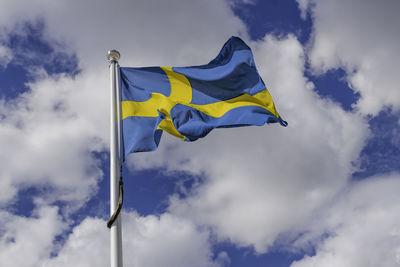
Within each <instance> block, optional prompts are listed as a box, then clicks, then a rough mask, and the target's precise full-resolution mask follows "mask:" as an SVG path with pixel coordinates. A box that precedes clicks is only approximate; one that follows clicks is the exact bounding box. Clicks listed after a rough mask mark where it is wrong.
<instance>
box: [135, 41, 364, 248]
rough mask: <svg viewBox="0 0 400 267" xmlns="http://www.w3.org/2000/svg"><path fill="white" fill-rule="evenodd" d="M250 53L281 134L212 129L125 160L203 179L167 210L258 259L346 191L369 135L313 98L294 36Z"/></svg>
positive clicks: (353, 118)
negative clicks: (250, 249)
mask: <svg viewBox="0 0 400 267" xmlns="http://www.w3.org/2000/svg"><path fill="white" fill-rule="evenodd" d="M253 46H254V47H255V58H256V63H257V65H258V68H259V72H260V74H261V75H262V77H264V79H265V81H266V83H267V86H269V88H270V92H271V94H272V96H273V97H274V98H275V100H276V104H277V107H278V111H279V112H280V113H281V115H282V116H283V117H284V118H285V119H286V120H287V121H288V122H289V126H288V127H287V128H283V127H281V126H280V125H270V126H265V127H261V128H258V127H246V128H239V129H229V133H227V131H228V130H215V131H214V132H212V133H211V134H210V135H209V136H207V138H206V139H204V140H199V141H198V142H196V143H189V144H188V143H186V144H182V143H180V144H179V145H178V144H177V143H175V142H179V141H175V140H173V139H172V138H169V137H167V138H165V139H163V140H162V144H161V147H160V149H159V151H158V152H157V153H153V154H151V155H150V154H146V155H133V156H131V158H130V159H128V160H129V162H131V163H132V164H135V166H136V167H151V166H154V164H155V165H157V164H158V166H166V168H167V170H170V171H173V170H182V171H188V172H191V173H194V174H205V176H206V177H207V178H206V181H205V182H204V183H201V184H200V185H199V186H197V187H195V188H194V189H193V190H192V191H190V193H189V194H188V195H187V197H186V198H179V197H173V198H171V203H170V204H171V205H170V211H171V212H172V213H174V214H177V215H179V216H183V217H185V218H190V219H191V220H194V221H196V222H197V223H199V224H204V225H208V226H211V227H212V229H213V230H214V231H215V233H216V234H217V235H218V237H219V238H220V239H221V240H230V241H232V242H234V243H236V244H238V245H239V246H254V248H255V250H256V251H257V252H259V253H264V252H266V251H267V250H268V247H269V246H271V245H272V244H273V243H274V242H275V240H276V239H277V238H278V237H279V236H280V235H282V234H283V233H287V232H289V233H295V234H297V233H298V231H301V225H302V224H303V223H304V222H305V221H306V220H307V218H308V217H309V216H310V215H311V214H312V213H313V212H314V211H315V210H316V209H318V208H319V207H320V206H321V205H322V203H324V202H325V201H328V200H329V199H330V198H331V197H332V196H333V195H335V194H336V193H337V192H338V191H339V190H341V189H342V188H343V187H345V186H346V184H347V179H348V177H349V175H350V174H351V173H352V171H353V166H352V164H351V162H352V161H354V160H356V159H357V157H358V154H359V152H360V149H361V148H362V146H363V142H364V140H365V137H366V134H367V132H368V131H367V127H366V125H365V123H364V122H363V119H362V118H361V117H360V116H358V115H356V114H353V113H349V112H345V111H343V110H342V109H341V108H340V107H339V106H337V105H335V104H334V103H332V102H330V101H327V100H323V99H320V98H319V97H318V96H317V95H316V94H315V93H314V92H313V91H312V88H313V85H312V83H310V82H309V81H307V79H306V78H305V77H304V75H303V72H304V52H303V49H302V46H301V44H300V43H299V42H298V40H296V38H295V37H294V36H288V37H286V38H283V39H277V38H274V37H272V36H267V37H266V38H265V39H264V40H263V41H261V42H259V43H253ZM165 137H166V136H165ZM129 162H128V163H129Z"/></svg>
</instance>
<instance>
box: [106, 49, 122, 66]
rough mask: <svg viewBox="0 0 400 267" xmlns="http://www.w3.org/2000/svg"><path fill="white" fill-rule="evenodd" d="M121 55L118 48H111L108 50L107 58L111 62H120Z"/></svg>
mask: <svg viewBox="0 0 400 267" xmlns="http://www.w3.org/2000/svg"><path fill="white" fill-rule="evenodd" d="M120 57H121V55H120V54H119V52H118V51H117V50H110V51H108V52H107V59H108V61H109V62H110V64H111V63H113V62H118V60H119V58H120Z"/></svg>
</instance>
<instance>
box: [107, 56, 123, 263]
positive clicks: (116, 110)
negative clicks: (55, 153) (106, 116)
mask: <svg viewBox="0 0 400 267" xmlns="http://www.w3.org/2000/svg"><path fill="white" fill-rule="evenodd" d="M119 58H120V54H119V52H118V51H116V50H110V51H108V53H107V59H108V61H109V62H110V81H111V116H110V122H111V131H110V216H112V215H113V213H114V212H115V211H116V210H117V207H118V199H119V194H120V183H119V175H120V168H121V159H122V158H121V146H120V143H121V131H120V110H121V108H120V105H121V104H120V99H119V96H120V94H119V92H118V91H119V64H118V60H119ZM110 244H111V245H110V248H111V250H110V258H111V267H122V233H121V215H118V217H117V219H116V220H115V222H114V223H113V224H112V225H111V235H110Z"/></svg>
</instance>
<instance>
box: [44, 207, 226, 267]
mask: <svg viewBox="0 0 400 267" xmlns="http://www.w3.org/2000/svg"><path fill="white" fill-rule="evenodd" d="M105 225H106V222H105V221H104V220H101V219H96V218H86V219H85V220H84V221H83V222H82V223H81V224H80V225H78V226H76V227H75V228H74V229H73V232H72V234H71V235H70V236H69V239H68V240H67V242H66V244H65V245H64V247H63V248H62V250H61V251H60V252H59V253H58V255H57V256H56V257H54V258H51V259H48V260H45V261H44V263H43V265H42V266H46V267H51V266H57V267H62V266H99V267H101V266H109V231H108V229H107V228H106V226H105ZM123 225H124V226H123V233H124V235H123V248H124V252H123V253H124V264H125V265H126V266H149V267H152V266H154V267H158V266H166V267H187V266H199V267H200V266H201V267H218V266H222V265H220V264H219V262H221V259H222V260H225V261H226V260H227V258H226V256H224V255H221V256H220V257H219V258H218V257H217V259H216V261H214V260H213V255H212V252H211V247H210V245H209V242H208V239H209V233H208V232H207V231H202V230H199V229H198V228H197V227H196V225H194V224H193V223H192V222H190V221H186V220H182V219H179V218H177V217H174V216H172V215H171V214H163V215H161V216H160V217H156V216H153V215H150V216H146V217H141V216H139V215H138V214H137V213H135V212H130V213H123Z"/></svg>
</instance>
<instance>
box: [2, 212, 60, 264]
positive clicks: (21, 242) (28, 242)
mask: <svg viewBox="0 0 400 267" xmlns="http://www.w3.org/2000/svg"><path fill="white" fill-rule="evenodd" d="M65 228H66V224H65V223H64V222H63V221H62V219H61V217H60V216H59V215H58V208H56V207H48V206H43V207H39V208H38V209H36V210H35V211H34V214H33V216H31V217H29V218H28V217H24V216H17V215H13V214H11V213H9V212H6V211H0V262H1V266H18V267H24V266H27V267H31V266H38V265H36V263H37V262H39V261H40V260H41V259H42V258H44V257H50V255H51V252H53V249H54V244H53V242H54V238H55V236H56V235H58V234H61V233H62V231H63V230H65Z"/></svg>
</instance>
